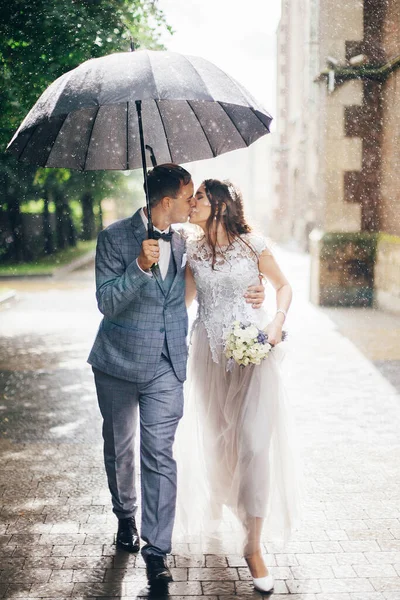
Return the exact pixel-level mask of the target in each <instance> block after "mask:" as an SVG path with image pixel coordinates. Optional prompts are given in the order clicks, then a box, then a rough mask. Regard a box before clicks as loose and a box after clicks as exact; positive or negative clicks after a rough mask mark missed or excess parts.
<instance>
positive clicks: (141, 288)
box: [88, 211, 188, 383]
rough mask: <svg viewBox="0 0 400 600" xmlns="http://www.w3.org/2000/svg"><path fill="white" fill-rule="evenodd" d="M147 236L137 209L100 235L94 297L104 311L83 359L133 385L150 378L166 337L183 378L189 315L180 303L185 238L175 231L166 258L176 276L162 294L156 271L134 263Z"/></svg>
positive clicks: (183, 279) (183, 295)
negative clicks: (92, 343)
mask: <svg viewBox="0 0 400 600" xmlns="http://www.w3.org/2000/svg"><path fill="white" fill-rule="evenodd" d="M146 238H147V233H146V229H145V226H144V224H143V221H142V218H141V216H140V214H139V211H137V212H136V213H135V214H134V215H133V217H130V218H128V219H123V220H122V221H118V222H116V223H113V224H112V225H110V226H109V227H107V228H106V229H105V230H104V231H102V232H101V233H100V234H99V237H98V241H97V249H96V289H97V291H96V297H97V303H98V307H99V310H100V312H101V313H102V314H103V315H104V318H103V320H102V321H101V324H100V327H99V330H98V332H97V336H96V339H95V342H94V345H93V348H92V350H91V352H90V355H89V358H88V362H89V364H91V365H92V366H94V367H96V368H97V369H100V371H103V372H104V373H108V374H109V375H113V376H114V377H119V378H120V379H126V380H128V381H133V382H135V383H145V382H147V381H150V380H151V379H152V378H153V376H154V374H155V372H156V369H157V366H158V363H159V361H160V356H161V351H162V348H163V344H164V339H166V342H167V345H168V350H169V355H170V360H171V363H172V366H173V368H174V371H175V374H176V376H177V377H178V379H179V380H180V381H184V380H185V378H186V361H187V344H186V336H187V330H188V318H187V312H186V306H185V268H184V266H182V259H183V255H184V252H185V241H184V239H183V238H182V237H181V236H180V234H179V233H178V232H175V233H174V235H173V237H172V242H171V250H172V252H171V256H172V257H173V259H174V260H175V265H176V276H175V279H174V281H173V283H172V286H171V288H170V290H169V292H168V293H167V292H166V291H165V290H164V287H163V284H162V279H161V275H160V273H159V271H158V272H157V271H156V273H155V274H154V275H153V277H149V275H146V273H143V271H141V270H140V269H139V267H138V266H137V264H136V258H137V257H138V256H139V253H140V250H141V246H142V242H143V240H144V239H146Z"/></svg>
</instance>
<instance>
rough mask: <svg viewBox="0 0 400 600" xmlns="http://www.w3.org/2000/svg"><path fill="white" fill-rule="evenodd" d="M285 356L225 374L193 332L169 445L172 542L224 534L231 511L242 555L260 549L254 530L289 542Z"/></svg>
mask: <svg viewBox="0 0 400 600" xmlns="http://www.w3.org/2000/svg"><path fill="white" fill-rule="evenodd" d="M283 354H284V351H283V350H282V349H281V347H279V346H278V347H276V348H274V349H273V351H272V352H271V353H270V354H269V356H268V357H267V358H266V359H265V360H264V361H263V362H262V363H261V364H260V365H250V366H247V367H240V366H239V365H237V364H235V366H234V368H233V370H232V371H227V370H226V358H225V356H224V355H223V354H221V355H220V356H219V362H218V363H216V362H214V361H213V359H212V356H211V351H210V346H209V341H208V337H207V333H206V330H205V328H204V325H203V324H202V323H198V324H197V326H196V327H195V330H194V332H193V334H192V340H191V346H190V352H189V361H188V378H187V382H186V383H185V411H184V417H183V419H182V422H181V423H180V425H179V427H178V433H177V438H176V443H175V457H176V460H177V465H178V499H177V519H176V532H177V534H178V535H183V534H186V535H190V536H200V537H201V539H204V538H205V537H208V538H209V537H211V538H215V537H218V536H221V535H222V536H223V535H228V533H227V530H229V529H231V530H232V524H230V525H229V526H228V527H226V519H227V517H226V509H229V510H230V513H233V515H235V519H233V520H232V521H233V522H234V521H236V523H237V524H238V526H239V530H238V532H235V533H234V537H235V539H236V541H238V540H240V542H239V546H240V547H241V548H240V551H241V552H243V554H244V555H247V554H251V553H253V552H255V551H256V550H258V547H259V537H260V527H263V529H264V536H265V537H266V538H267V539H269V540H274V541H281V542H282V543H283V545H284V543H285V542H286V541H287V540H288V539H289V536H290V533H291V531H292V529H293V527H294V525H295V523H296V522H297V520H298V517H299V510H300V504H301V492H300V486H299V482H300V479H301V476H300V472H299V464H298V461H297V450H296V443H295V437H294V429H293V427H292V425H291V423H290V421H291V418H290V417H291V415H290V411H289V409H288V405H287V398H286V393H285V390H284V387H283V384H282V378H281V374H280V367H279V363H280V361H281V359H282V356H283ZM224 522H225V526H224ZM233 527H234V529H235V526H234V525H233ZM239 531H240V532H241V535H240V534H239ZM191 540H192V541H193V537H192V538H191Z"/></svg>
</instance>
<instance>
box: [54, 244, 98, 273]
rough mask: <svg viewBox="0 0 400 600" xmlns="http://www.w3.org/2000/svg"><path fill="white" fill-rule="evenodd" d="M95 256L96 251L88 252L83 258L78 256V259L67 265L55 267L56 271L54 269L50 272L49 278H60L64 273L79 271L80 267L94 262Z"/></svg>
mask: <svg viewBox="0 0 400 600" xmlns="http://www.w3.org/2000/svg"><path fill="white" fill-rule="evenodd" d="M95 256H96V250H90V251H89V252H87V253H86V254H84V255H83V256H80V257H79V258H76V259H75V260H73V261H72V262H70V263H69V264H68V265H64V266H63V267H57V269H54V271H53V272H52V274H51V275H50V277H61V276H62V275H65V274H66V273H70V272H71V271H75V270H76V269H79V268H80V267H83V266H85V265H86V264H88V263H90V262H92V261H93V260H94V258H95Z"/></svg>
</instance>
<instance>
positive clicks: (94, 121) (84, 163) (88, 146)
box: [82, 106, 100, 171]
mask: <svg viewBox="0 0 400 600" xmlns="http://www.w3.org/2000/svg"><path fill="white" fill-rule="evenodd" d="M99 110H100V106H98V107H97V111H96V115H95V116H94V117H93V125H92V130H91V132H90V135H89V139H88V145H87V148H86V153H85V160H84V161H83V169H82V171H84V170H85V167H86V161H87V157H88V154H89V148H90V142H91V141H92V135H93V129H94V124H95V123H96V119H97V115H98V114H99Z"/></svg>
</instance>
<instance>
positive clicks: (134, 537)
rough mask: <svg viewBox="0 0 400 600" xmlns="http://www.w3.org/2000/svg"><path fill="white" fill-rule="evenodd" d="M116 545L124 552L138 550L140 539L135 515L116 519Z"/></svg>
mask: <svg viewBox="0 0 400 600" xmlns="http://www.w3.org/2000/svg"><path fill="white" fill-rule="evenodd" d="M117 546H118V548H121V549H122V550H126V552H139V550H140V539H139V534H138V530H137V529H136V522H135V517H129V519H119V520H118V533H117Z"/></svg>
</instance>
